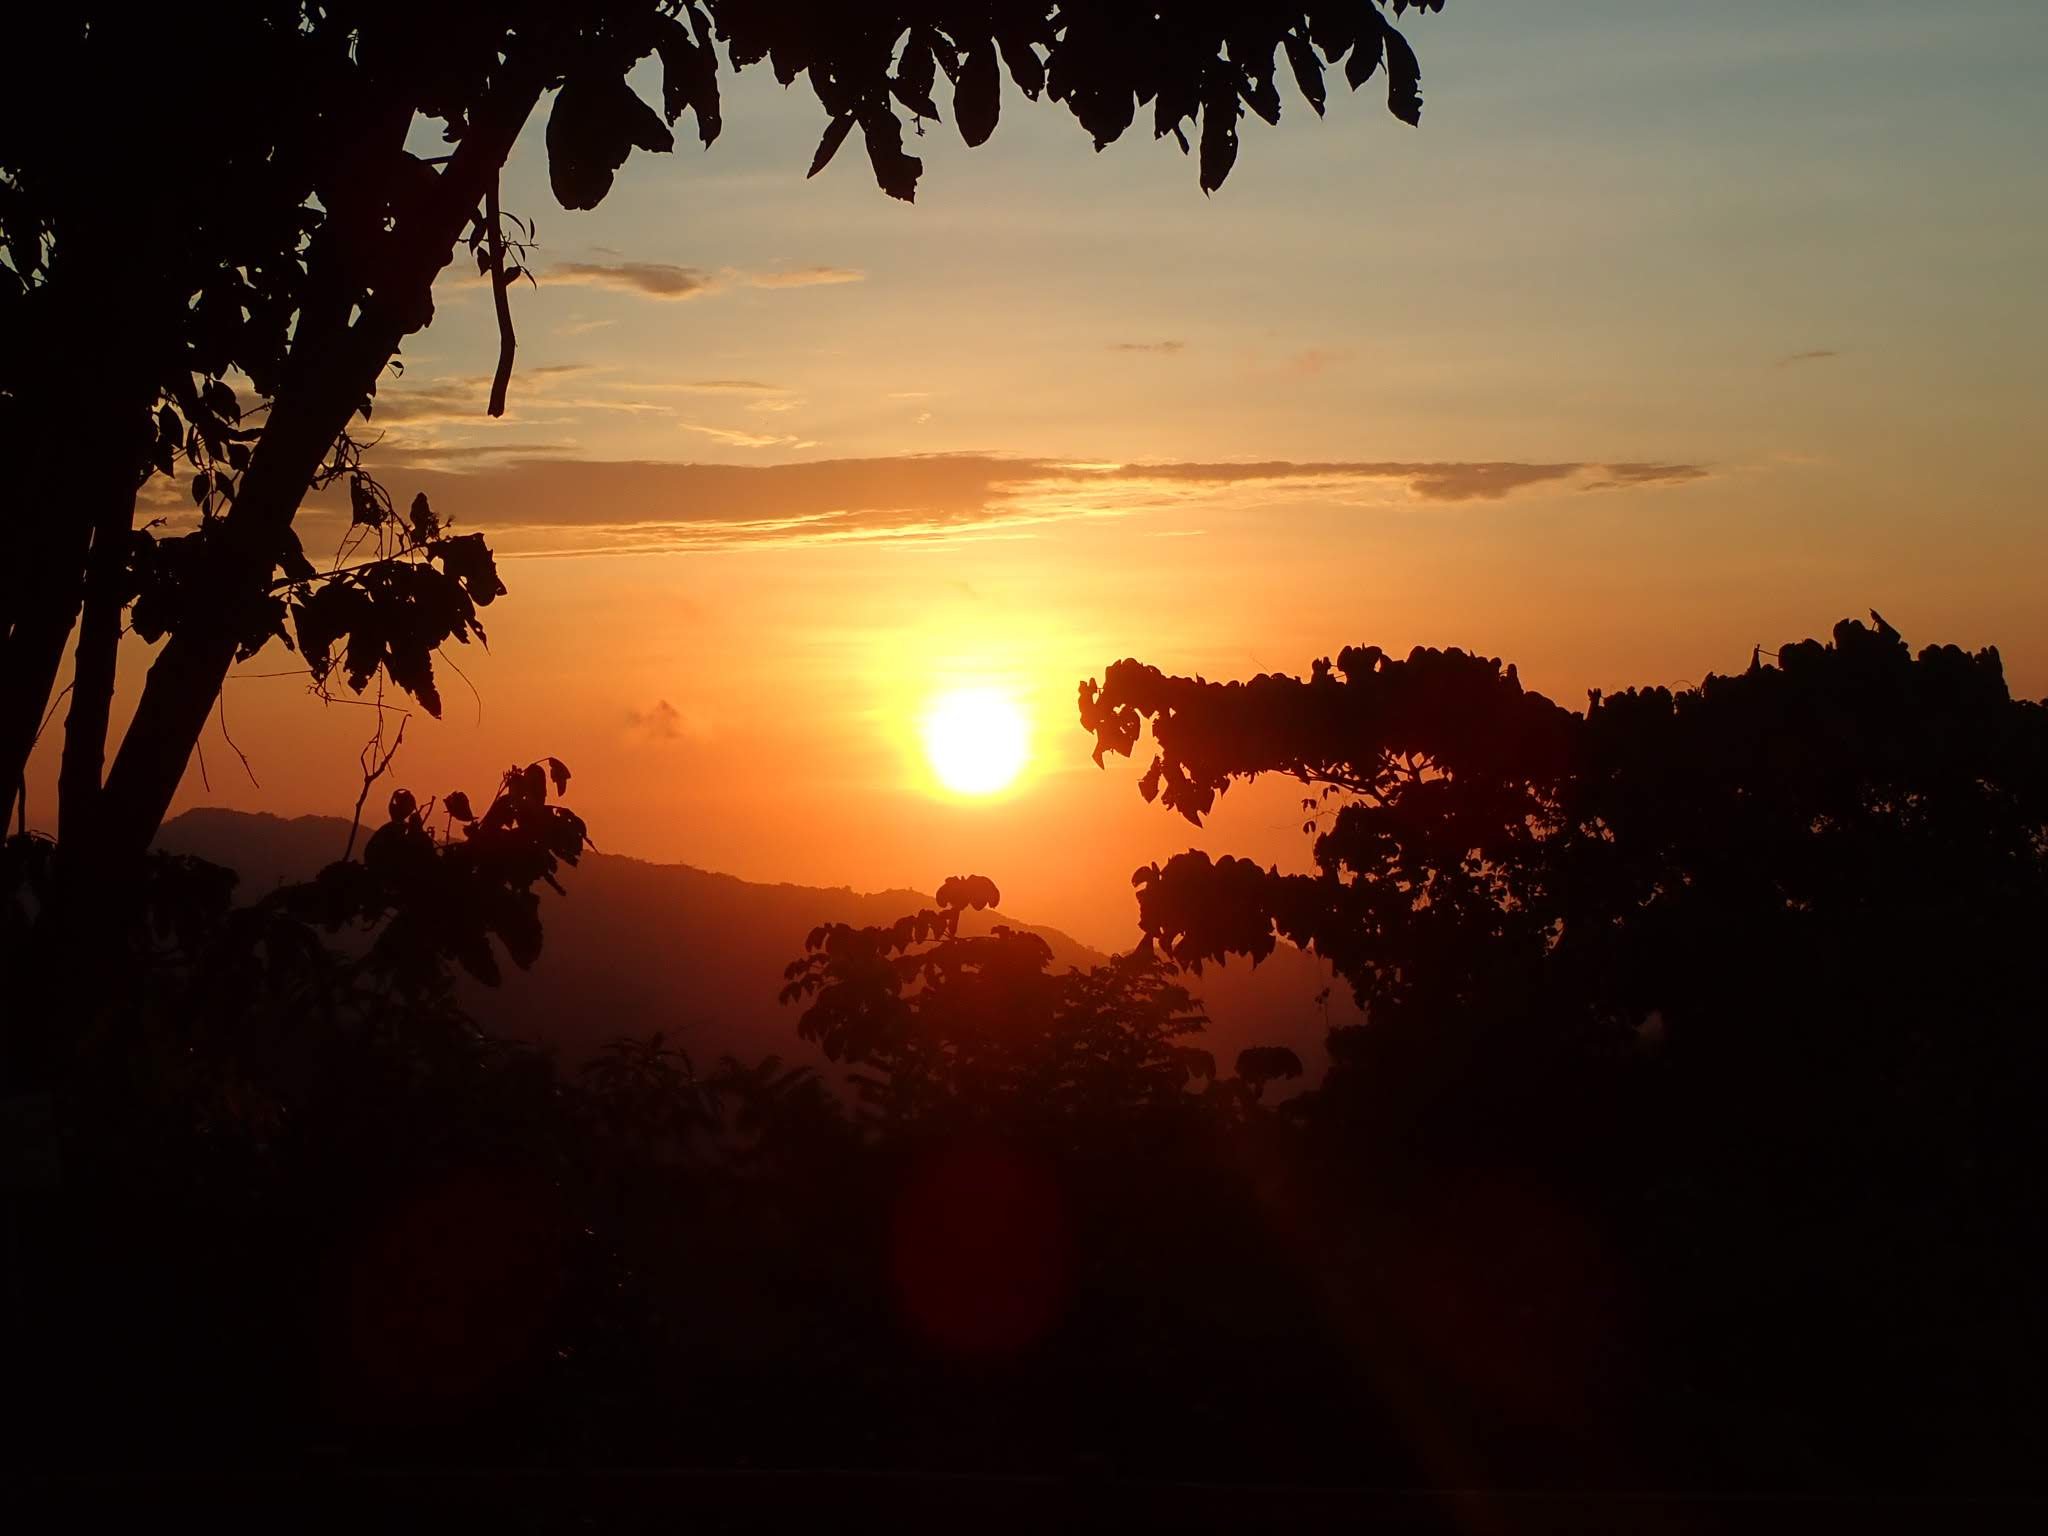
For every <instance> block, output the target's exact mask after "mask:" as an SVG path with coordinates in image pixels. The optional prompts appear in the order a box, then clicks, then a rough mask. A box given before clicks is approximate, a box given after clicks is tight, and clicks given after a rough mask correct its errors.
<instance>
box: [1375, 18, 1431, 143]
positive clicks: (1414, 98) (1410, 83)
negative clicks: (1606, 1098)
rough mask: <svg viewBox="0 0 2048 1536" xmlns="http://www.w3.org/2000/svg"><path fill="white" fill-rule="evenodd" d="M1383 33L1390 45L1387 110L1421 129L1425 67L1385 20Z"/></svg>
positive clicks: (1388, 48) (1411, 125) (1382, 26)
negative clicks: (1423, 67) (1423, 68)
mask: <svg viewBox="0 0 2048 1536" xmlns="http://www.w3.org/2000/svg"><path fill="white" fill-rule="evenodd" d="M1380 32H1381V35H1382V36H1383V37H1384V38H1385V39H1386V44H1387V110H1388V111H1389V112H1391V113H1393V114H1394V116H1396V117H1398V118H1400V119H1401V121H1402V122H1404V123H1407V124H1408V125H1409V126H1410V127H1419V126H1421V123H1422V89H1421V87H1422V64H1421V62H1420V61H1419V60H1418V59H1417V58H1416V57H1415V50H1414V49H1413V48H1411V47H1410V46H1409V45H1408V39H1407V38H1405V37H1403V36H1402V35H1401V34H1400V33H1399V32H1396V31H1395V30H1394V28H1393V25H1392V23H1390V22H1388V21H1386V20H1384V19H1382V20H1381V22H1380Z"/></svg>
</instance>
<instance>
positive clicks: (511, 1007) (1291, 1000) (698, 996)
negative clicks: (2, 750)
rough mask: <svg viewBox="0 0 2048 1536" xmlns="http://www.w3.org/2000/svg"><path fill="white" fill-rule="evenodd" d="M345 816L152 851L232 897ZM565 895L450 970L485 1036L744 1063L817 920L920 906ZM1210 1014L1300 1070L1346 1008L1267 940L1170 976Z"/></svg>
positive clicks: (272, 879)
mask: <svg viewBox="0 0 2048 1536" xmlns="http://www.w3.org/2000/svg"><path fill="white" fill-rule="evenodd" d="M348 830H349V822H348V820H347V818H345V817H338V816H311V815H308V816H295V817H285V816H278V815H276V814H274V813H271V812H251V811H236V810H229V809H226V808H223V807H215V806H208V807H200V808H196V809H193V810H189V811H186V812H184V813H183V814H181V815H179V816H177V817H175V818H173V819H172V820H170V821H168V822H166V823H165V824H164V827H163V829H162V831H161V832H160V833H159V835H158V838H157V846H158V847H159V848H162V849H164V850H166V851H169V852H175V853H184V854H190V855H194V856H197V857H200V858H204V859H206V860H208V861H209V862H211V863H215V864H220V865H223V866H225V867H227V868H229V869H233V870H234V871H235V872H236V873H237V875H238V876H239V877H240V880H239V884H238V886H237V889H236V896H237V899H238V900H240V901H245V902H246V901H252V900H255V899H257V898H259V897H260V896H262V895H263V894H264V893H265V892H266V891H268V890H271V889H274V888H275V887H276V886H277V885H279V884H281V883H286V882H290V881H295V880H303V879H308V878H310V877H311V876H312V875H313V874H314V873H316V872H317V871H318V870H319V869H320V868H321V867H322V866H324V865H325V864H328V863H331V862H333V861H334V860H335V859H337V858H339V857H340V856H341V853H342V850H343V849H344V848H345V847H346V846H347V842H348ZM360 840H361V838H360V835H359V837H358V843H360ZM563 883H564V885H565V887H566V889H567V894H566V895H556V894H555V893H553V892H550V891H545V890H544V891H542V893H541V897H542V911H541V923H542V930H543V942H542V949H541V955H540V959H539V960H538V962H537V963H536V964H535V965H534V966H533V967H532V968H531V969H530V970H527V971H523V972H522V971H519V970H517V969H516V968H513V967H509V966H508V967H507V968H506V975H505V979H504V982H503V983H502V985H500V986H498V987H495V988H491V987H485V986H483V985H482V984H481V983H477V982H474V981H472V980H470V979H469V978H466V977H465V978H463V980H462V982H461V984H460V987H459V996H460V998H461V1001H462V1003H463V1005H464V1006H465V1007H466V1008H468V1009H469V1011H470V1012H471V1013H472V1014H473V1015H474V1016H475V1017H476V1018H477V1019H478V1021H479V1022H480V1023H482V1024H483V1025H484V1026H485V1027H486V1028H488V1029H490V1030H491V1031H492V1032H493V1033H497V1034H501V1035H508V1036H512V1037H515V1038H521V1039H528V1040H533V1041H535V1042H537V1043H542V1044H546V1045H551V1046H553V1047H555V1048H557V1049H560V1050H561V1051H562V1052H563V1053H564V1054H566V1055H570V1056H582V1055H587V1054H589V1053H591V1052H593V1051H595V1050H597V1049H599V1048H601V1047H602V1045H603V1044H604V1042H605V1041H607V1040H610V1039H614V1038H617V1037H618V1036H621V1035H643V1036H644V1035H648V1034H652V1033H654V1032H655V1031H656V1030H660V1031H661V1032H663V1033H664V1034H665V1035H667V1036H668V1037H669V1038H671V1039H672V1040H675V1041H677V1042H678V1043H679V1044H681V1045H682V1046H683V1047H684V1048H685V1049H687V1050H689V1051H690V1053H691V1054H692V1055H693V1056H694V1057H696V1058H697V1059H699V1060H700V1061H706V1060H710V1059H713V1058H715V1057H716V1056H719V1055H733V1056H738V1057H740V1058H742V1059H754V1058H758V1057H760V1056H763V1055H766V1054H768V1053H769V1052H771V1051H775V1052H779V1053H781V1054H783V1055H784V1056H793V1057H796V1058H798V1059H802V1057H803V1053H804V1050H805V1049H807V1048H802V1047H799V1043H798V1041H797V1039H796V1019H797V1013H796V1010H795V1009H793V1008H785V1007H783V1006H781V1005H780V1004H779V1003H778V1001H777V994H778V993H779V991H780V989H781V985H782V971H783V967H784V966H785V965H787V964H788V963H789V962H790V961H791V960H793V959H795V958H797V957H798V956H799V955H800V954H801V953H802V952H803V945H804V938H805V936H806V935H807V934H808V933H809V932H810V931H811V930H812V929H813V928H816V927H817V926H819V925H820V924H822V923H833V922H845V923H852V924H855V925H859V926H867V925H885V924H888V923H892V922H894V921H895V920H896V919H897V918H899V917H902V916H904V915H905V914H907V913H910V912H914V911H916V910H919V909H920V908H923V907H929V906H931V905H933V898H932V896H931V895H929V894H928V893H925V892H920V891H913V890H907V889H890V890H882V891H868V892H863V891H857V890H855V889H854V888H853V887H851V886H807V885H800V884H797V883H796V882H793V881H777V882H774V883H768V882H763V881H753V880H746V879H743V878H742V877H740V876H738V875H729V874H725V873H722V872H720V871H716V870H707V869H702V868H699V867H698V866H696V865H692V864H684V863H679V862H678V863H663V862H659V861H656V860H651V859H641V858H636V857H634V856H632V855H629V854H616V853H606V852H603V851H598V850H593V851H588V852H586V853H585V854H584V857H583V860H582V862H581V863H579V864H578V865H577V867H576V868H575V869H574V870H573V871H569V872H567V874H566V875H565V878H564V882H563ZM969 916H970V924H969V927H970V930H971V931H985V930H986V929H987V928H988V927H990V926H993V925H994V924H996V923H1008V924H1009V925H1010V926H1011V927H1013V928H1017V929H1021V930H1023V931H1025V932H1029V933H1034V934H1037V935H1038V936H1039V937H1041V938H1043V939H1044V940H1045V941H1046V943H1047V945H1048V947H1049V948H1050V949H1051V950H1052V953H1053V964H1054V966H1055V967H1056V968H1059V969H1064V968H1066V967H1068V966H1074V967H1077V968H1080V969H1086V968H1088V967H1090V966H1093V965H1097V964H1100V963H1101V962H1102V961H1103V960H1104V959H1106V958H1108V956H1107V955H1106V954H1105V953H1104V952H1103V951H1100V950H1097V949H1095V948H1093V947H1091V946H1089V945H1086V944H1083V943H1081V942H1080V941H1079V940H1077V939H1075V938H1073V937H1072V936H1071V935H1069V934H1067V933H1065V932H1064V931H1062V930H1061V929H1058V928H1055V927H1051V926H1048V925H1044V924H1036V923H1028V922H1024V921H1022V920H1020V919H1017V918H1015V917H1012V916H1009V915H1007V914H1005V913H1002V912H1000V911H996V912H989V913H972V914H969ZM1186 982H1187V985H1188V986H1189V989H1190V990H1191V991H1193V992H1195V993H1196V995H1197V996H1199V997H1200V998H1201V999H1202V1000H1203V1003H1204V1005H1205V1007H1206V1009H1207V1011H1208V1012H1209V1014H1210V1020H1211V1022H1210V1026H1209V1029H1208V1030H1207V1032H1206V1033H1205V1035H1204V1036H1203V1039H1202V1043H1203V1044H1204V1045H1205V1046H1206V1047H1207V1048H1209V1049H1211V1050H1212V1051H1214V1052H1215V1054H1216V1057H1217V1059H1218V1063H1219V1065H1220V1066H1221V1067H1222V1069H1223V1070H1226V1071H1227V1070H1229V1065H1230V1062H1231V1060H1232V1058H1233V1056H1234V1054H1235V1052H1236V1051H1238V1050H1241V1049H1243V1048H1244V1047H1245V1046H1248V1045H1266V1044H1272V1045H1285V1046H1289V1047H1291V1048H1292V1049H1293V1050H1294V1051H1295V1052H1296V1053H1297V1054H1299V1055H1300V1056H1301V1058H1302V1061H1303V1063H1304V1065H1305V1066H1306V1067H1307V1068H1308V1073H1309V1077H1310V1079H1312V1080H1313V1079H1318V1078H1320V1077H1321V1075H1322V1072H1323V1069H1324V1067H1325V1066H1326V1064H1327V1055H1326V1052H1325V1050H1324V1045H1323V1039H1324V1035H1325V1033H1326V1032H1327V1029H1328V1026H1329V1025H1330V1024H1332V1023H1347V1022H1356V1021H1357V1019H1358V1018H1359V1017H1360V1016H1359V1015H1358V1012H1357V1009H1356V1008H1355V1006H1354V1005H1352V1003H1351V1001H1350V999H1349V997H1348V996H1341V997H1340V996H1339V995H1337V994H1342V993H1344V991H1345V989H1344V988H1343V987H1341V986H1337V987H1334V988H1332V989H1331V990H1332V996H1331V997H1330V998H1329V999H1328V1001H1327V1004H1326V1005H1325V1004H1324V1003H1322V1002H1319V1001H1318V999H1317V997H1316V994H1317V993H1318V992H1319V991H1321V990H1322V989H1324V988H1330V987H1331V982H1330V972H1329V967H1328V966H1326V965H1324V964H1323V963H1322V962H1321V961H1319V960H1318V959H1316V957H1314V956H1313V955H1309V954H1305V953H1303V952H1302V951H1300V950H1295V949H1291V948H1288V947H1286V946H1282V948H1281V949H1280V950H1278V951H1277V952H1276V953H1275V954H1274V955H1273V956H1272V957H1271V958H1270V959H1269V960H1268V961H1266V962H1265V964H1264V965H1262V966H1260V967H1258V968H1256V969H1253V968H1252V967H1249V966H1246V965H1243V964H1238V965H1234V966H1227V967H1218V966H1210V967H1207V968H1205V969H1204V971H1203V973H1202V974H1201V975H1200V976H1189V977H1187V978H1186Z"/></svg>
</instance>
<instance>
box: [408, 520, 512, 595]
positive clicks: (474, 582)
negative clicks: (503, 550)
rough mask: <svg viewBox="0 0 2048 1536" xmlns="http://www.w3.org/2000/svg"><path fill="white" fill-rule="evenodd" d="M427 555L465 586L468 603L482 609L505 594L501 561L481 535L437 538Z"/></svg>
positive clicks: (428, 548) (429, 547)
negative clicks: (499, 568)
mask: <svg viewBox="0 0 2048 1536" xmlns="http://www.w3.org/2000/svg"><path fill="white" fill-rule="evenodd" d="M427 553H428V554H429V555H430V556H432V557H433V558H434V559H436V560H438V561H440V562H441V568H442V569H443V570H444V571H446V572H447V573H448V574H449V575H450V576H453V577H454V578H455V579H456V580H457V581H459V582H461V583H462V588H463V590H464V591H465V592H466V593H468V594H469V600H470V601H471V602H473V603H475V604H476V605H477V607H479V608H488V607H490V606H491V603H492V602H493V601H494V600H495V599H497V598H501V597H503V596H504V595H505V583H504V582H503V581H501V580H499V579H498V562H497V560H496V559H495V558H494V557H493V556H492V554H491V548H490V546H489V545H488V544H486V543H484V536H483V535H482V534H480V533H464V534H458V535H456V536H455V537H453V538H446V539H436V540H435V541H434V542H433V543H432V544H430V545H428V546H427Z"/></svg>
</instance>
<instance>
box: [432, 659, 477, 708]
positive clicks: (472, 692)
mask: <svg viewBox="0 0 2048 1536" xmlns="http://www.w3.org/2000/svg"><path fill="white" fill-rule="evenodd" d="M434 657H435V659H436V660H437V661H439V662H440V663H441V664H442V665H443V666H445V667H447V668H448V669H449V670H450V671H452V672H453V673H454V674H455V675H456V676H457V677H459V678H461V679H462V682H463V686H464V687H466V688H468V689H469V696H470V697H471V698H473V699H475V700H476V723H477V724H478V725H482V724H483V723H484V696H483V695H482V694H481V693H478V692H477V690H476V684H475V683H472V682H471V681H470V680H469V674H468V673H467V672H465V671H463V670H462V668H461V667H459V666H457V665H456V663H455V660H454V658H453V657H451V656H450V655H449V654H448V653H447V651H445V650H444V649H442V648H441V647H440V646H438V645H437V646H435V647H434Z"/></svg>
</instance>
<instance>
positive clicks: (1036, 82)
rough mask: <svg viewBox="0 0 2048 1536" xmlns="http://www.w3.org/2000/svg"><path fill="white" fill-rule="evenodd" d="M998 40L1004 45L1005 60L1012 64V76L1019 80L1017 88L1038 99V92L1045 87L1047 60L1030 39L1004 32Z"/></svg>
mask: <svg viewBox="0 0 2048 1536" xmlns="http://www.w3.org/2000/svg"><path fill="white" fill-rule="evenodd" d="M997 41H998V42H999V43H1000V44H1001V45H1002V50H1003V62H1004V63H1006V64H1008V65H1009V66H1010V78H1011V79H1012V80H1014V81H1016V82H1017V89H1018V90H1020V91H1022V92H1023V93H1024V94H1025V95H1026V96H1027V97H1029V98H1030V99H1031V100H1032V101H1036V100H1038V93H1039V92H1040V91H1042V90H1044V89H1045V61H1044V60H1043V59H1041V58H1039V56H1038V51H1037V50H1036V49H1035V48H1033V47H1032V46H1031V43H1030V41H1029V40H1028V39H1026V38H1022V37H1019V36H1017V35H1016V34H1015V33H1004V34H1003V35H1002V36H1001V37H999V38H998V39H997Z"/></svg>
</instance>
